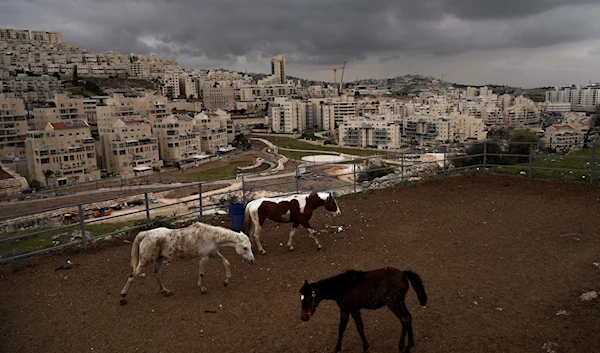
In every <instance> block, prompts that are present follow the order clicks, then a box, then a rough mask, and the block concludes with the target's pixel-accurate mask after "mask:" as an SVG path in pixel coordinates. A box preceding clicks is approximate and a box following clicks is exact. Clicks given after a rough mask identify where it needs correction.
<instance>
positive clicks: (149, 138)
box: [100, 117, 163, 175]
mask: <svg viewBox="0 0 600 353" xmlns="http://www.w3.org/2000/svg"><path fill="white" fill-rule="evenodd" d="M100 138H101V140H102V146H103V151H104V156H103V158H102V159H101V160H102V165H103V167H105V169H106V170H107V172H108V173H116V174H120V175H127V174H134V173H135V172H136V171H137V170H142V171H144V170H146V169H148V168H153V167H162V166H163V162H162V161H161V160H160V158H159V150H158V137H156V136H153V135H152V124H151V123H150V121H149V120H148V119H146V118H139V117H122V118H120V119H118V120H117V121H116V122H114V124H113V126H112V129H111V131H110V132H104V133H103V132H102V131H101V132H100Z"/></svg>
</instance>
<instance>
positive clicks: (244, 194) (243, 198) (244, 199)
mask: <svg viewBox="0 0 600 353" xmlns="http://www.w3.org/2000/svg"><path fill="white" fill-rule="evenodd" d="M242 202H244V204H245V203H246V184H245V183H244V175H242Z"/></svg>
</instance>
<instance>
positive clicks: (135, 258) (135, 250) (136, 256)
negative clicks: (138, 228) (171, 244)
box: [131, 231, 146, 271]
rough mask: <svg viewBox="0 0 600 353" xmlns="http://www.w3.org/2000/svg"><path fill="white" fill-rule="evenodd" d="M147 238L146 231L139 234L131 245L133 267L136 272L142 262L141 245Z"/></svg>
mask: <svg viewBox="0 0 600 353" xmlns="http://www.w3.org/2000/svg"><path fill="white" fill-rule="evenodd" d="M145 237H146V231H143V232H139V233H138V234H137V235H136V236H135V239H134V240H133V244H132V245H131V267H132V268H133V270H134V271H135V268H136V267H137V265H138V263H139V261H140V243H141V242H142V240H143V239H144V238H145Z"/></svg>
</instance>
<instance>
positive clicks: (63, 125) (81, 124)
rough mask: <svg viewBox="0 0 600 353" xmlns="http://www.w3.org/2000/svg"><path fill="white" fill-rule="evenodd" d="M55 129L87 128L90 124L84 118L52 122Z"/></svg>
mask: <svg viewBox="0 0 600 353" xmlns="http://www.w3.org/2000/svg"><path fill="white" fill-rule="evenodd" d="M50 125H52V127H53V128H54V130H66V129H85V128H88V127H89V125H88V124H87V123H86V122H85V121H83V120H74V121H65V122H62V121H61V122H56V123H50Z"/></svg>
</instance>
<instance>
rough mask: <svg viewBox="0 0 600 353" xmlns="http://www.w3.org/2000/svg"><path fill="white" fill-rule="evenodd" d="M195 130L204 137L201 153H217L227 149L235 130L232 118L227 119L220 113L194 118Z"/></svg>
mask: <svg viewBox="0 0 600 353" xmlns="http://www.w3.org/2000/svg"><path fill="white" fill-rule="evenodd" d="M194 124H195V128H194V129H195V130H196V131H198V132H199V133H200V136H201V137H202V144H201V148H200V150H201V151H206V152H209V153H217V151H218V150H219V148H223V147H227V145H228V144H229V142H230V141H231V140H232V137H230V136H232V135H233V134H235V130H233V124H232V123H231V118H227V116H224V115H222V114H219V112H218V111H216V112H215V111H210V112H203V113H199V114H196V115H195V116H194ZM230 138H231V139H230Z"/></svg>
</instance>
